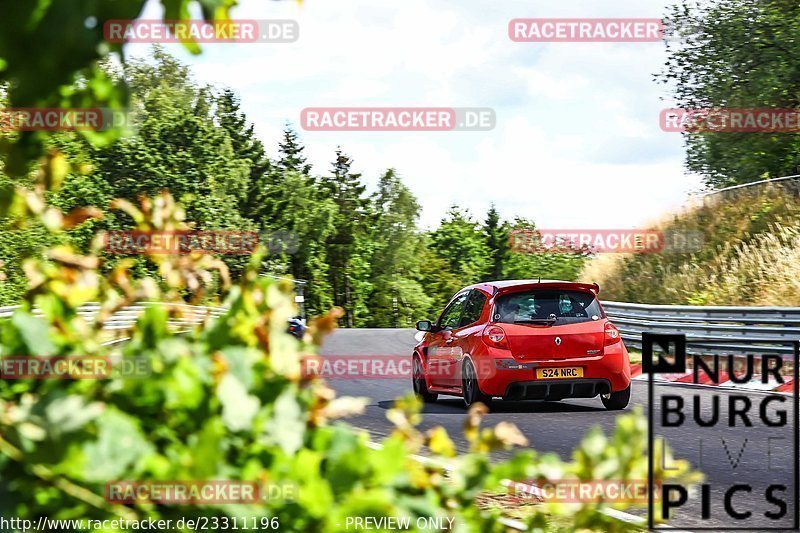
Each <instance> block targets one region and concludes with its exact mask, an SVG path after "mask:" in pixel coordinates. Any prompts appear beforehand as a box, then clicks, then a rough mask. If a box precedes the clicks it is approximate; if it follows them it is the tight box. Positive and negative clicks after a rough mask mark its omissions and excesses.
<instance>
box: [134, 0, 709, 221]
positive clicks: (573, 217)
mask: <svg viewBox="0 0 800 533" xmlns="http://www.w3.org/2000/svg"><path fill="white" fill-rule="evenodd" d="M667 4H668V2H667V1H666V0H654V1H651V2H646V3H645V2H641V1H638V0H636V1H635V0H631V1H628V0H621V1H620V0H617V1H614V2H609V1H598V0H570V1H568V2H556V1H552V0H551V1H548V2H544V1H532V0H504V1H503V2H498V1H497V0H402V1H399V0H398V1H394V2H389V1H385V0H384V1H382V2H378V1H376V0H305V1H304V2H303V4H302V5H298V4H297V3H296V2H289V1H287V2H267V1H264V0H240V5H239V6H238V7H237V8H235V10H234V11H233V16H234V18H249V19H281V18H282V19H287V18H288V19H294V20H296V21H297V22H298V23H299V26H300V38H299V40H297V41H296V42H294V43H282V44H264V43H241V44H230V43H225V44H206V45H203V47H204V48H203V54H202V55H200V56H191V55H190V54H188V53H187V52H185V51H184V50H183V48H182V47H181V46H180V45H173V44H169V45H165V46H166V48H167V49H168V50H170V51H172V52H173V53H175V55H177V56H178V57H180V58H181V59H182V60H183V61H185V62H187V63H189V64H191V65H192V67H193V71H194V72H195V75H196V77H197V78H198V79H199V80H200V81H203V82H207V83H212V84H214V85H217V86H219V87H224V86H227V87H231V88H232V89H234V90H235V91H236V92H237V93H238V94H239V95H240V96H241V99H242V107H243V110H244V111H245V112H246V114H247V116H248V118H249V119H250V120H251V121H253V122H254V123H255V125H256V131H257V132H258V135H259V136H260V137H261V138H262V139H263V141H264V142H265V144H266V146H267V147H268V150H269V152H270V154H271V155H275V153H276V146H277V142H278V141H279V139H280V136H281V130H282V128H283V125H284V124H285V123H286V121H289V122H291V123H293V124H294V126H295V128H296V129H297V130H298V131H299V133H300V135H301V137H302V139H303V142H304V143H305V145H306V147H307V148H306V152H307V154H308V156H309V160H310V162H311V163H313V165H314V170H315V172H317V173H327V172H328V169H329V168H330V162H331V161H332V159H333V152H334V150H335V148H336V146H337V145H341V146H342V148H343V149H344V150H345V152H346V153H348V154H350V155H351V156H352V157H353V159H354V169H355V171H357V172H361V173H362V174H363V175H364V177H365V179H366V181H367V183H368V184H369V185H370V187H372V186H374V184H375V183H376V182H377V179H378V177H379V176H380V174H381V173H382V172H383V171H384V170H385V169H386V168H388V167H394V168H395V169H396V170H397V171H398V173H399V174H400V176H401V177H402V178H403V180H404V182H405V183H406V184H407V185H408V186H409V187H410V188H411V190H412V191H413V192H414V193H415V194H416V196H417V197H418V198H419V201H420V203H421V204H422V207H423V212H422V220H421V222H422V225H423V226H425V227H433V226H435V225H436V224H438V221H439V220H440V219H441V218H442V216H443V215H444V213H445V211H446V210H447V208H448V206H449V205H451V204H453V203H456V204H458V205H460V206H462V207H466V208H469V210H470V211H471V212H472V213H473V215H475V216H477V217H479V218H481V219H482V218H484V216H485V212H486V209H487V208H488V206H489V204H490V203H491V202H494V203H495V204H496V205H497V206H498V208H499V209H500V212H501V214H502V216H503V217H504V218H506V219H511V218H513V217H514V216H522V217H526V218H529V219H533V220H534V221H535V222H536V223H537V224H538V225H539V226H540V227H547V228H558V229H571V228H575V229H581V228H630V227H637V226H641V225H644V224H646V223H647V222H648V221H652V220H655V219H657V218H660V217H661V216H662V215H664V214H666V213H668V212H669V211H671V210H674V209H677V208H680V206H681V205H682V204H683V203H684V202H685V200H686V198H687V194H688V193H690V192H691V191H696V190H698V188H699V179H698V178H697V177H696V176H688V175H686V173H685V171H684V169H683V166H682V160H683V144H682V140H681V137H680V134H677V133H665V132H662V131H661V130H660V128H659V125H658V116H659V111H660V110H661V109H663V108H665V107H670V105H669V104H670V103H669V101H668V100H662V98H663V97H666V96H667V94H666V90H665V88H664V87H663V86H662V85H660V84H657V83H655V82H654V81H653V74H654V73H656V72H658V71H659V70H660V69H661V68H662V65H663V63H664V60H665V57H666V56H665V48H664V45H663V44H662V43H655V42H643V43H517V42H512V41H511V40H510V39H509V37H508V22H509V20H511V19H514V18H540V17H541V18H545V17H588V18H591V17H596V18H606V17H614V18H617V17H620V18H661V17H663V16H664V14H665V9H666V5H667ZM160 16H161V10H160V5H159V4H158V3H157V2H154V1H151V2H150V4H148V7H147V8H146V11H145V16H144V18H157V17H160ZM148 49H149V45H141V44H136V45H128V46H127V49H126V52H127V53H128V54H129V55H135V56H141V55H146V54H147V53H148ZM325 106H349V107H362V106H414V107H423V106H427V107H432V106H435V107H491V108H493V109H495V110H496V114H497V125H496V127H495V129H494V130H492V131H488V132H486V131H484V132H474V131H472V132H471V131H462V132H452V131H451V132H433V131H432V132H314V131H303V130H302V129H301V127H300V112H301V110H302V109H303V108H306V107H325Z"/></svg>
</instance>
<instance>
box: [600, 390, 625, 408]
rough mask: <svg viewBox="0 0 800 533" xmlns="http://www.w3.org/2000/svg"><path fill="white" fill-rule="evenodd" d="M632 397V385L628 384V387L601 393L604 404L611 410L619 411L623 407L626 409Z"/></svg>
mask: <svg viewBox="0 0 800 533" xmlns="http://www.w3.org/2000/svg"><path fill="white" fill-rule="evenodd" d="M630 399H631V386H630V385H628V388H627V389H622V390H621V391H617V392H612V393H609V394H601V395H600V400H602V402H603V406H605V408H606V409H607V410H609V411H619V410H621V409H625V408H626V407H628V402H629V401H630Z"/></svg>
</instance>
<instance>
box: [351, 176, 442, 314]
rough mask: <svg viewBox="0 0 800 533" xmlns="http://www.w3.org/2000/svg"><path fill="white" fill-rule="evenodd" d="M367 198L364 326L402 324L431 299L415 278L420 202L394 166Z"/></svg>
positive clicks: (418, 270) (417, 274)
mask: <svg viewBox="0 0 800 533" xmlns="http://www.w3.org/2000/svg"><path fill="white" fill-rule="evenodd" d="M371 203H372V209H371V213H372V217H371V221H370V223H369V225H368V226H369V240H370V241H371V242H372V243H373V249H372V253H371V256H370V261H369V263H370V285H371V292H370V295H369V298H368V303H367V306H368V309H369V318H370V320H369V322H368V325H370V326H372V327H408V326H411V325H413V323H414V321H415V320H416V319H419V318H422V317H423V316H424V315H423V314H424V313H426V312H427V311H428V309H429V307H430V305H431V303H432V301H433V299H432V298H431V296H429V295H428V294H427V293H426V291H425V289H424V288H423V286H422V282H421V278H422V275H421V268H422V264H421V263H422V261H421V257H420V254H419V251H420V248H421V247H422V246H423V241H422V237H421V235H420V234H419V233H418V231H417V220H418V218H419V213H420V205H419V202H418V201H417V199H416V198H415V197H414V194H413V193H412V192H411V191H410V190H409V189H408V187H406V186H405V185H404V184H403V182H402V181H401V180H400V178H399V177H398V176H397V174H396V172H395V170H394V169H389V170H387V171H386V172H385V173H384V174H383V176H381V178H380V180H379V181H378V190H377V192H376V193H375V194H374V195H373V196H372V198H371Z"/></svg>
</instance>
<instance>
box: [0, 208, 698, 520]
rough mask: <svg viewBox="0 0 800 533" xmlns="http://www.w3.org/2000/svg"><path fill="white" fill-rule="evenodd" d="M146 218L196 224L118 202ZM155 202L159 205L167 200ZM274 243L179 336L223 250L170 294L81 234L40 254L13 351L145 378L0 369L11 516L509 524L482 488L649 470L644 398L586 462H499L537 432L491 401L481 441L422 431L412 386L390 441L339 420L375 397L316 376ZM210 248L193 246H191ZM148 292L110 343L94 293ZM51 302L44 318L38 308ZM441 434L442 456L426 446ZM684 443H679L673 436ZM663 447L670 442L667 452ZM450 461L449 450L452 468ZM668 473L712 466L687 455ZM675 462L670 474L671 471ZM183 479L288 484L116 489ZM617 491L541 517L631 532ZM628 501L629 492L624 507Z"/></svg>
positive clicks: (181, 273) (2, 472)
mask: <svg viewBox="0 0 800 533" xmlns="http://www.w3.org/2000/svg"><path fill="white" fill-rule="evenodd" d="M118 203H120V205H121V207H123V208H124V209H125V210H126V212H127V213H128V214H129V215H130V216H131V217H132V218H134V219H136V220H137V221H138V224H140V226H141V227H152V226H156V227H158V226H160V225H170V224H171V225H176V226H177V225H180V223H181V220H182V217H183V210H182V209H181V207H180V206H178V205H175V204H173V202H172V200H171V198H169V197H168V196H166V195H164V196H163V197H162V198H161V199H152V200H150V201H149V202H144V203H143V207H142V208H141V209H138V208H135V207H134V206H132V205H126V203H125V202H124V201H120V202H118ZM148 204H153V205H156V206H161V207H159V208H158V209H156V210H152V209H150V208H149V207H147V205H148ZM261 254H263V250H260V251H259V252H258V253H257V254H256V256H254V257H253V259H252V261H251V262H250V264H249V265H248V268H247V270H246V272H245V274H244V275H243V276H242V278H241V282H240V283H239V284H238V285H236V286H232V287H228V286H226V287H224V294H223V296H224V298H223V300H222V301H221V302H220V303H222V304H224V305H225V306H226V307H227V309H228V311H227V312H226V313H225V314H224V315H223V316H222V317H220V318H217V319H215V320H213V321H211V322H208V323H207V324H205V326H204V327H198V328H197V329H195V330H194V331H191V332H189V333H188V334H185V335H174V334H171V333H170V332H169V331H168V329H167V321H168V320H169V319H170V318H180V316H181V309H183V307H182V306H177V307H176V306H171V305H170V304H172V303H180V302H182V299H181V297H180V294H181V292H182V290H183V289H185V288H186V287H188V286H193V285H195V284H196V283H197V282H198V281H200V282H201V284H202V283H203V280H208V279H209V278H208V277H207V276H206V275H204V274H206V273H207V272H208V271H209V269H210V268H218V269H221V270H222V271H223V272H224V271H225V270H226V267H225V265H224V264H223V263H221V262H219V261H214V260H211V259H210V258H209V257H208V256H204V257H202V258H200V259H199V260H197V261H195V260H192V261H188V262H187V261H184V260H182V259H180V258H176V257H170V256H161V257H158V258H157V259H156V260H157V261H158V263H159V268H160V273H162V274H164V275H165V279H167V280H168V281H169V283H168V286H167V289H166V290H164V291H161V290H159V289H158V286H157V285H156V284H155V283H153V280H150V279H139V280H137V279H133V278H130V277H129V276H128V274H127V273H126V272H124V271H122V270H119V269H118V270H117V271H116V272H115V274H114V275H113V276H109V277H105V276H102V275H101V274H100V272H99V271H98V267H99V263H100V259H99V258H98V257H96V256H94V255H87V256H80V255H77V254H75V253H74V252H73V251H72V250H70V249H69V248H63V249H60V250H51V251H49V252H48V257H50V258H51V260H52V262H51V263H42V262H39V261H36V260H30V261H29V262H27V263H26V266H25V268H26V272H28V274H29V278H30V280H31V289H32V290H31V291H30V292H29V293H28V295H27V298H26V303H25V305H24V306H23V308H22V309H20V310H19V311H17V312H16V313H15V314H14V316H13V317H12V318H11V319H10V320H6V321H3V322H0V346H2V348H0V356H6V355H10V354H14V355H21V356H29V355H48V356H53V355H78V354H80V355H94V356H105V357H111V358H112V359H115V360H119V361H125V360H132V359H133V358H136V359H139V360H141V359H144V360H146V361H147V362H148V363H149V368H150V369H151V373H150V375H148V376H146V377H138V378H137V377H135V376H127V377H124V376H116V377H111V378H109V379H53V380H30V379H21V380H2V381H0V478H1V479H3V490H4V491H5V488H6V487H8V488H11V489H12V490H11V491H8V492H6V493H5V494H4V498H3V499H2V500H0V512H2V513H3V515H4V516H17V517H20V518H34V517H37V516H41V515H46V516H48V517H49V518H54V519H68V518H81V519H93V520H104V519H114V518H124V519H129V520H130V519H142V518H150V519H171V520H174V521H175V520H178V519H180V518H196V517H217V518H220V519H223V518H228V519H229V520H230V519H233V518H234V517H238V518H239V519H241V518H243V517H247V518H248V519H252V518H253V517H255V518H261V517H263V518H276V519H277V520H278V521H279V523H280V527H281V528H282V529H286V530H288V531H340V530H343V529H344V527H343V526H342V524H344V523H345V518H346V517H347V516H354V515H356V516H363V515H369V516H374V517H410V518H411V519H412V526H411V528H410V530H411V531H416V530H417V528H416V527H415V526H416V524H415V521H414V520H415V519H416V518H417V517H447V518H453V519H454V520H455V523H456V524H457V525H458V527H460V528H464V529H465V530H481V531H498V532H499V531H503V530H504V526H503V525H502V524H501V522H500V518H501V513H500V512H499V511H498V510H496V509H494V510H493V509H481V508H479V507H477V506H476V505H475V499H476V497H478V496H479V495H481V494H484V493H487V492H491V491H498V490H501V489H502V487H503V480H505V479H514V480H537V479H543V478H544V476H547V477H548V478H550V479H553V478H552V476H554V475H555V476H557V477H556V479H560V478H562V477H563V478H568V477H572V476H577V477H578V478H579V479H620V480H629V479H630V480H642V479H644V477H643V472H644V471H645V470H646V456H645V454H644V450H645V448H646V426H645V422H644V419H643V417H642V415H641V413H634V414H630V415H626V416H623V417H619V419H618V426H617V430H616V432H615V433H614V435H613V436H612V437H611V439H610V440H609V439H607V438H606V437H605V436H603V435H602V433H601V432H599V430H593V431H592V432H590V433H589V434H588V435H587V437H586V438H585V439H584V441H583V442H582V443H581V445H580V446H579V447H578V448H577V449H576V451H575V453H574V456H573V460H572V462H570V463H564V462H562V461H560V460H559V459H558V458H557V457H556V456H554V455H552V454H548V455H538V454H536V453H535V452H533V451H524V452H520V453H517V454H515V455H514V456H513V457H512V458H511V459H510V460H509V461H497V462H495V461H490V456H489V452H491V451H493V450H500V449H506V450H508V449H511V448H513V447H514V446H520V445H525V444H527V442H526V440H525V438H524V437H523V436H522V434H521V433H520V432H519V430H518V429H517V428H516V427H515V426H513V425H512V424H508V423H505V422H502V423H500V424H498V425H497V426H495V427H493V428H483V427H481V419H482V417H483V415H484V414H485V412H486V410H485V407H483V406H482V405H480V404H478V405H477V406H475V407H474V408H473V409H472V410H471V411H470V413H469V415H468V416H467V419H466V422H465V430H464V436H465V438H466V440H467V442H468V443H469V448H470V452H469V453H467V454H461V455H459V456H457V457H454V456H455V446H454V444H453V442H452V441H451V440H450V437H449V436H448V435H447V433H446V431H445V430H444V429H443V428H441V427H434V428H432V429H430V430H428V431H427V432H424V433H423V432H422V431H420V430H419V429H417V426H418V425H419V423H420V421H421V416H420V408H421V405H420V404H419V403H418V402H417V401H416V400H415V399H413V397H412V398H401V399H399V400H397V401H396V402H395V404H394V406H393V408H392V409H390V410H389V411H388V414H387V416H388V418H389V420H390V421H391V422H392V423H393V424H394V426H395V428H396V429H395V430H394V431H393V433H392V434H391V435H390V436H389V437H388V438H386V439H385V440H384V441H383V442H382V443H380V446H379V447H377V448H376V447H374V446H369V445H368V444H369V443H368V436H367V434H366V432H364V431H361V430H357V429H354V428H352V427H350V426H348V425H346V424H344V423H332V422H333V420H335V419H337V418H341V417H342V416H346V415H348V414H353V413H358V412H360V411H361V410H362V409H363V407H364V405H365V401H364V400H363V399H357V398H336V397H335V394H334V393H333V391H332V390H331V389H329V388H328V387H327V386H326V385H325V383H324V382H322V381H321V380H319V379H318V378H311V379H307V378H304V377H303V375H302V373H301V348H302V350H303V352H306V353H307V352H308V351H310V350H313V346H311V345H309V344H303V345H302V347H301V345H300V343H298V341H296V340H295V339H294V338H293V337H291V336H289V335H287V334H286V333H285V324H286V319H287V317H288V316H290V315H291V314H293V313H294V306H293V303H292V300H291V294H292V287H291V284H290V283H286V282H281V283H276V282H274V281H272V280H271V279H269V278H264V277H260V276H258V275H257V273H258V269H259V266H260V260H261ZM192 259H195V258H192ZM134 296H142V297H145V298H147V299H148V300H154V301H160V302H162V305H160V306H149V307H148V308H147V310H146V311H145V312H144V314H143V315H142V316H141V317H140V318H139V320H138V322H137V324H136V326H135V327H134V329H133V331H131V332H130V336H131V339H130V340H129V341H128V342H125V343H122V344H119V343H117V344H113V345H110V346H109V345H107V344H104V343H102V340H103V338H104V333H103V331H102V326H103V323H102V320H99V321H95V320H90V321H87V319H85V318H84V317H82V316H81V315H79V314H78V306H80V305H81V304H82V303H85V302H88V301H98V302H100V305H101V310H100V313H99V316H101V317H103V316H107V315H108V313H110V312H111V311H113V310H114V309H117V308H118V307H119V306H120V305H123V304H124V303H126V302H128V301H130V298H132V297H134ZM34 303H35V304H36V305H38V306H39V307H40V308H41V309H42V310H44V316H43V318H37V317H35V316H33V315H32V313H31V305H32V304H34ZM334 320H335V319H334V318H333V315H332V316H331V317H325V318H324V319H321V320H319V321H317V322H315V323H314V324H312V326H311V332H310V334H309V335H308V338H309V339H311V338H314V339H319V338H321V337H322V336H323V335H324V334H326V333H328V332H329V331H330V328H331V327H332V325H333V324H334ZM423 449H427V451H428V452H429V454H430V457H431V462H424V463H423V462H420V460H419V459H418V458H416V456H415V455H414V454H417V453H419V452H421V451H423ZM666 455H667V456H669V451H668V450H667V451H666ZM659 456H660V455H659ZM442 461H447V462H449V463H450V470H449V472H447V473H446V472H445V466H444V464H443V463H442ZM671 465H672V466H673V467H674V466H677V468H676V469H674V470H670V471H669V473H668V475H669V477H670V478H674V479H676V480H679V481H683V482H688V481H696V480H697V479H698V476H697V475H696V474H695V473H693V472H691V471H690V470H689V468H688V463H686V462H685V461H677V462H672V463H671ZM659 475H660V477H659V479H661V476H667V473H666V472H659ZM120 480H135V481H137V482H146V481H159V482H164V483H169V482H170V480H181V481H186V480H199V481H211V480H232V481H250V482H254V483H257V484H258V485H260V486H263V487H270V486H272V487H276V486H280V487H289V488H290V489H291V492H289V493H287V496H286V497H285V498H266V499H264V500H263V501H260V502H259V503H257V504H236V505H233V504H214V503H208V504H204V505H180V504H175V505H163V504H162V505H153V504H151V503H149V502H147V501H137V502H135V503H129V504H125V505H121V504H117V503H112V502H109V501H108V500H106V499H105V498H103V497H102V494H104V487H106V484H107V483H109V482H115V481H120ZM609 506H611V504H604V503H600V504H595V503H589V502H587V503H584V504H580V505H577V506H563V505H558V504H553V503H545V504H543V505H542V506H541V507H537V509H536V511H535V513H533V514H532V516H531V517H530V519H529V522H530V525H535V526H538V527H548V520H549V518H548V517H550V516H566V517H569V519H570V520H572V521H573V522H574V524H575V525H577V526H580V527H587V528H594V529H603V530H614V531H617V530H624V529H627V528H630V526H629V525H627V524H625V523H622V522H617V521H616V520H613V519H611V518H610V517H608V516H606V515H604V514H602V511H603V510H604V509H605V508H606V507H609ZM615 507H623V508H624V507H625V505H623V504H620V505H618V506H617V505H615Z"/></svg>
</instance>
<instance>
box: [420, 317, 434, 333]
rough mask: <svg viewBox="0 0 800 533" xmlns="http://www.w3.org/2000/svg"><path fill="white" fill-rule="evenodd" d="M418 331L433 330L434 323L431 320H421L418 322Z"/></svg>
mask: <svg viewBox="0 0 800 533" xmlns="http://www.w3.org/2000/svg"><path fill="white" fill-rule="evenodd" d="M417 331H433V323H431V321H430V320H420V321H419V322H417Z"/></svg>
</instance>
